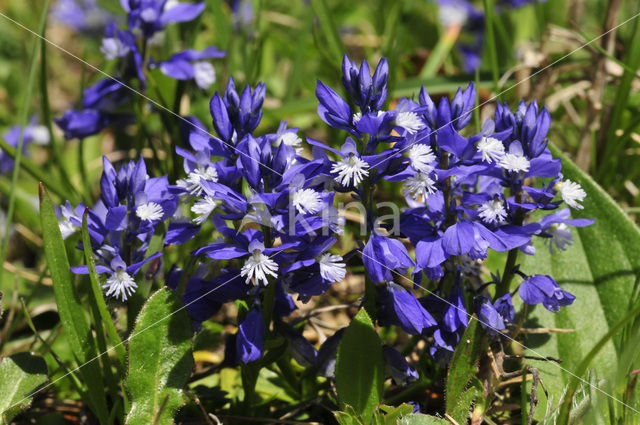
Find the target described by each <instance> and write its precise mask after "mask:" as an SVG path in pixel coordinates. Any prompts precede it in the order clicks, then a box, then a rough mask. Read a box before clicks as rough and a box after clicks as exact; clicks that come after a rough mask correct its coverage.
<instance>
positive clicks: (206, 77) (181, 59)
mask: <svg viewBox="0 0 640 425" xmlns="http://www.w3.org/2000/svg"><path fill="white" fill-rule="evenodd" d="M224 55H225V52H224V51H221V50H218V48H217V47H215V46H209V47H207V48H206V49H204V50H202V51H201V52H199V51H197V50H185V51H184V52H180V53H176V54H175V55H173V56H171V58H169V60H167V61H164V62H158V63H157V64H154V66H156V67H158V68H159V69H160V71H161V72H162V73H163V74H164V75H167V76H169V77H172V78H175V79H177V80H195V82H196V84H197V85H198V87H200V88H201V89H203V90H206V89H208V88H209V87H210V86H211V85H212V84H213V83H215V81H216V71H215V68H214V67H213V65H212V64H211V63H210V62H207V61H205V59H217V58H222V57H224Z"/></svg>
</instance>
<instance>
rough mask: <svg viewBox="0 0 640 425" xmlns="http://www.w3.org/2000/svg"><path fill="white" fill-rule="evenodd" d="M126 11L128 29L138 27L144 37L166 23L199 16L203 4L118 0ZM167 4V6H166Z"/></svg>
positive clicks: (161, 27) (190, 19)
mask: <svg viewBox="0 0 640 425" xmlns="http://www.w3.org/2000/svg"><path fill="white" fill-rule="evenodd" d="M120 4H121V5H122V8H123V9H124V10H125V11H126V12H127V13H128V22H129V29H134V28H139V29H140V30H141V31H142V33H143V35H144V36H145V37H146V38H149V37H151V36H152V35H153V34H154V33H155V32H157V31H161V30H162V29H164V27H165V26H166V25H167V24H172V23H178V22H189V21H192V20H194V19H195V18H197V17H198V16H200V14H201V13H202V12H203V11H204V7H205V4H204V2H201V3H188V2H169V1H167V0H120ZM167 5H169V7H167Z"/></svg>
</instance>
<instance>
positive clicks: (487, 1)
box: [482, 0, 500, 100]
mask: <svg viewBox="0 0 640 425" xmlns="http://www.w3.org/2000/svg"><path fill="white" fill-rule="evenodd" d="M482 4H483V6H484V16H485V25H486V31H485V35H486V37H487V38H486V42H485V46H486V47H487V51H488V54H489V64H490V65H491V76H492V77H493V86H494V87H493V90H494V91H495V93H499V90H498V80H499V78H500V71H499V67H498V52H497V50H496V38H495V35H494V33H493V30H494V28H493V25H494V24H493V20H494V19H495V5H494V2H493V1H492V0H482ZM499 99H500V98H499V97H498V100H499Z"/></svg>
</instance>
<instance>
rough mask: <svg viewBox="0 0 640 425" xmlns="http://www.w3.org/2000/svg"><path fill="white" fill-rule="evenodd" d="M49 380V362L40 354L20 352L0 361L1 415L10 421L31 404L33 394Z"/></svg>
mask: <svg viewBox="0 0 640 425" xmlns="http://www.w3.org/2000/svg"><path fill="white" fill-rule="evenodd" d="M46 381H47V363H46V362H45V361H44V359H43V358H42V357H40V356H37V355H35V354H31V353H27V352H25V353H18V354H14V355H13V356H10V357H5V358H4V359H2V361H1V362H0V415H1V419H2V423H9V422H11V420H12V419H13V418H14V417H15V416H16V415H17V414H18V413H20V411H22V410H24V409H26V408H27V407H29V406H30V405H31V401H32V399H33V397H32V394H33V392H34V391H36V389H37V388H38V387H39V386H40V385H42V384H44V383H45V382H46Z"/></svg>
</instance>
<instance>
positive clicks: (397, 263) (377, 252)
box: [362, 233, 414, 282]
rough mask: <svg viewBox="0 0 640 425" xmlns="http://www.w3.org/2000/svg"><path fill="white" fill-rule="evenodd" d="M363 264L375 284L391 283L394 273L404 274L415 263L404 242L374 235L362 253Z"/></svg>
mask: <svg viewBox="0 0 640 425" xmlns="http://www.w3.org/2000/svg"><path fill="white" fill-rule="evenodd" d="M362 252H363V255H362V262H363V263H364V267H365V269H367V272H368V273H369V277H370V278H371V280H372V281H374V282H383V281H386V282H391V281H393V279H394V278H395V276H394V274H395V273H394V272H396V273H399V274H404V273H406V272H407V270H408V269H409V268H410V267H413V266H414V262H413V260H412V259H411V257H410V256H409V253H408V252H407V249H406V248H405V247H404V245H403V244H402V242H400V241H399V240H397V239H391V238H388V237H386V236H382V235H378V234H376V233H374V234H373V235H372V236H371V237H370V238H369V241H368V242H367V244H366V245H365V247H364V250H363V251H362Z"/></svg>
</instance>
